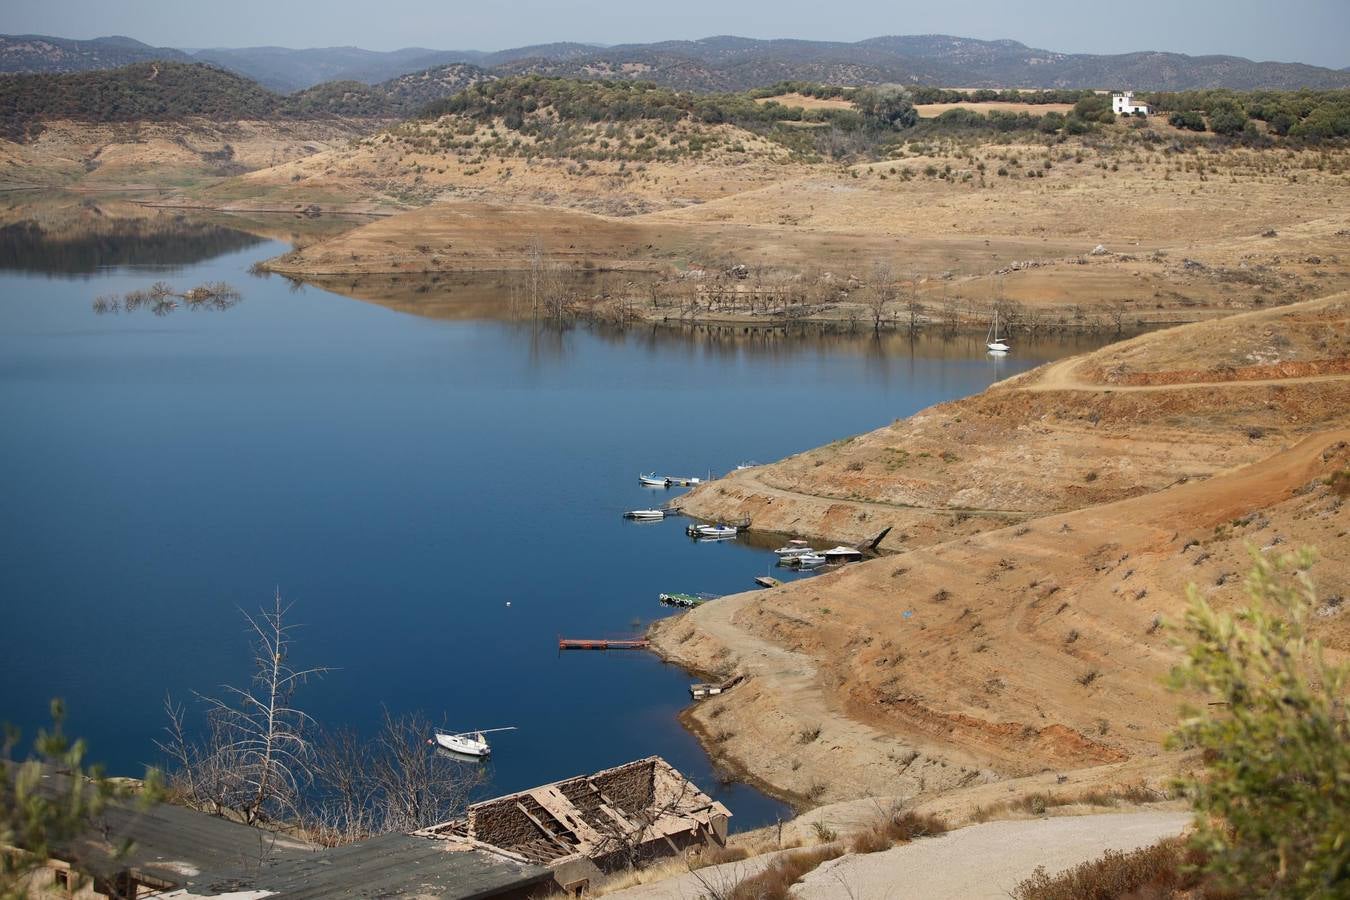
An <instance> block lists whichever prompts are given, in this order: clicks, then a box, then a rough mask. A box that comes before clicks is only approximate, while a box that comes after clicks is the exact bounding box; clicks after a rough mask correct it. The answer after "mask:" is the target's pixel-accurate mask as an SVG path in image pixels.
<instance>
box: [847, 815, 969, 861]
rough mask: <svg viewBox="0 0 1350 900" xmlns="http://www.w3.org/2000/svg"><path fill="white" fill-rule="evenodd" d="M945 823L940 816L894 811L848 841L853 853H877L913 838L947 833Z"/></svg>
mask: <svg viewBox="0 0 1350 900" xmlns="http://www.w3.org/2000/svg"><path fill="white" fill-rule="evenodd" d="M947 830H948V829H947V822H946V820H945V819H943V818H941V817H940V816H934V815H928V814H923V815H920V814H919V813H915V812H911V811H905V812H900V811H898V810H897V811H894V812H892V813H890V814H889V815H887V816H886V817H884V818H883V819H881V821H879V822H877V823H876V824H875V825H873V826H872V827H871V828H869V829H867V830H866V831H861V832H859V833H857V834H855V835H854V836H853V838H852V840H850V841H849V850H850V851H851V852H853V853H879V852H880V851H882V850H889V849H890V848H892V847H894V846H895V845H896V844H907V843H909V842H910V841H912V840H914V839H915V838H921V837H929V836H931V835H935V834H945V833H946V832H947Z"/></svg>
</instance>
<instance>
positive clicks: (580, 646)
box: [558, 637, 651, 650]
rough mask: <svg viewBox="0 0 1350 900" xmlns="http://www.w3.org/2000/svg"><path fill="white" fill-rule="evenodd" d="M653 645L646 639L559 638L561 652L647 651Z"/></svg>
mask: <svg viewBox="0 0 1350 900" xmlns="http://www.w3.org/2000/svg"><path fill="white" fill-rule="evenodd" d="M650 644H651V642H650V641H648V640H647V639H646V638H639V639H637V640H612V639H610V638H565V637H560V638H558V649H559V650H646V649H647V647H648V646H649V645H650Z"/></svg>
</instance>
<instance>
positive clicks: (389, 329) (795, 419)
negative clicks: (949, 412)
mask: <svg viewBox="0 0 1350 900" xmlns="http://www.w3.org/2000/svg"><path fill="white" fill-rule="evenodd" d="M7 221H9V222H11V223H14V222H16V216H15V215H13V214H11V215H10V216H9V217H8V218H7ZM158 221H159V224H158V225H157V226H156V228H154V229H139V230H138V229H137V228H136V227H134V226H128V227H125V228H119V229H112V230H111V231H109V230H107V229H102V230H99V231H98V232H97V233H96V234H92V235H82V234H80V233H78V230H77V231H76V233H74V234H72V233H68V232H65V231H63V232H60V233H59V234H58V233H57V232H54V231H44V230H43V229H41V228H38V227H36V226H32V225H29V224H25V223H24V222H23V221H22V220H21V218H20V219H19V220H18V223H17V224H10V225H7V226H4V228H3V229H0V243H3V246H0V422H3V426H0V427H3V432H2V436H0V466H3V471H4V479H3V482H0V603H3V611H4V622H5V629H6V630H7V632H8V634H7V639H6V641H5V647H6V652H5V654H4V656H3V658H0V719H4V720H8V721H11V722H13V723H15V724H18V725H20V726H21V727H22V728H23V729H24V731H25V733H26V734H29V735H31V734H32V732H33V730H34V729H35V728H36V727H38V726H40V725H41V724H42V723H43V722H44V721H45V716H46V709H47V703H48V700H49V699H50V698H52V697H62V698H64V699H65V701H66V703H67V705H68V707H69V711H70V719H69V730H70V732H71V733H73V734H78V735H82V736H84V737H86V738H87V739H88V740H89V743H90V755H91V757H92V758H93V759H96V760H102V761H104V762H106V763H107V765H108V767H109V769H110V770H111V771H112V772H114V773H119V774H139V772H140V771H141V769H142V767H143V765H144V764H146V763H153V762H156V761H157V759H158V757H157V753H156V749H155V747H154V743H153V742H154V740H155V739H156V738H157V737H159V736H160V734H161V729H162V727H163V725H164V723H165V719H164V715H163V711H162V704H163V701H164V697H165V694H166V692H168V693H172V694H173V695H174V696H175V697H177V698H179V699H181V700H183V701H186V702H188V703H191V701H192V693H191V692H192V691H194V690H195V691H201V692H204V693H211V692H214V691H216V690H217V689H218V686H219V685H221V684H225V683H235V684H243V683H245V682H246V681H247V679H248V678H249V676H250V668H249V655H248V654H249V648H248V642H247V638H246V635H245V634H244V631H243V628H242V625H243V623H242V619H241V616H240V612H239V610H240V609H241V608H242V609H245V610H249V611H256V610H257V609H258V607H259V606H260V605H262V604H264V603H267V602H269V601H270V599H271V597H272V594H273V592H274V590H276V589H280V591H281V592H282V594H283V596H284V597H285V599H286V600H287V601H288V602H290V603H292V604H293V607H292V612H291V620H292V621H293V622H295V623H298V624H300V625H301V626H302V627H301V628H300V629H299V630H298V631H297V633H296V635H295V638H296V643H295V645H294V654H295V661H296V662H297V663H298V664H300V665H322V666H331V667H333V671H331V672H330V673H329V674H327V675H326V676H325V677H323V678H322V679H320V680H317V681H312V682H310V683H308V684H307V685H306V686H305V687H304V688H302V690H301V692H300V694H299V695H298V698H297V699H298V700H299V705H301V706H302V707H304V708H305V709H307V710H308V711H309V712H310V713H311V714H312V715H313V716H314V717H315V718H316V719H318V720H319V721H321V722H323V723H325V724H330V725H338V724H347V725H351V726H354V727H357V728H360V729H373V728H374V727H375V725H376V724H377V722H378V720H379V718H380V715H381V707H382V706H387V707H388V708H389V709H390V710H392V711H395V712H399V711H406V710H422V711H424V712H426V713H427V714H428V715H430V716H431V717H432V718H433V719H434V720H436V721H442V720H443V721H444V722H445V723H446V724H448V725H451V726H454V727H455V729H456V730H458V729H461V728H472V727H493V726H505V725H515V726H519V731H517V732H514V733H510V734H503V735H498V736H496V737H497V740H496V741H495V743H494V746H495V749H496V757H495V760H494V762H493V763H492V764H491V770H490V773H491V786H490V790H492V791H493V792H505V791H511V790H517V789H522V788H526V787H530V786H533V785H536V784H541V783H544V782H548V781H552V780H555V779H559V778H563V777H566V776H571V775H575V774H579V773H586V772H591V771H594V770H597V769H601V768H604V767H607V766H611V765H616V764H619V763H622V762H626V761H628V760H631V759H636V758H638V757H642V756H646V755H650V754H661V755H662V756H664V757H666V758H667V759H668V760H670V761H671V763H673V764H674V765H675V766H676V767H677V768H679V769H681V770H683V771H684V772H685V773H686V774H688V775H690V776H691V777H693V778H694V779H695V780H696V781H697V782H698V783H699V784H700V785H701V786H702V787H703V788H704V789H706V790H709V791H710V792H712V793H714V794H715V795H716V796H718V797H719V799H722V800H723V801H724V802H726V803H727V804H728V805H729V806H730V807H731V809H732V811H733V812H734V813H735V819H734V821H733V824H734V827H736V828H738V829H744V828H747V827H752V826H755V825H759V824H763V823H765V822H771V821H773V819H774V818H775V817H776V816H780V815H784V814H785V807H783V806H782V805H781V804H779V803H778V802H777V801H774V800H772V799H770V798H768V797H765V796H764V795H762V794H760V793H759V792H757V791H755V790H753V789H752V788H750V787H748V786H745V785H740V784H736V783H723V782H721V781H720V780H719V777H718V775H717V773H715V772H714V771H713V769H712V766H711V764H710V763H709V761H708V758H707V756H706V755H705V754H704V753H703V752H702V750H701V749H700V747H699V746H698V744H697V743H696V742H695V741H694V740H693V738H692V737H690V736H689V735H688V734H686V733H685V732H684V731H683V730H682V729H681V728H680V726H679V724H678V723H677V721H676V714H677V713H678V712H679V710H680V709H681V708H682V707H683V706H684V705H685V704H686V703H687V702H688V693H687V685H688V684H689V682H690V678H689V677H688V676H687V675H685V674H684V673H683V672H681V671H680V670H679V669H677V668H674V667H672V666H667V665H664V664H662V663H661V662H660V661H658V660H657V659H655V658H654V657H652V656H650V655H647V654H645V653H631V652H628V653H625V652H610V653H584V652H583V653H566V654H560V653H559V652H558V651H557V649H556V647H557V638H558V636H559V635H565V636H575V637H597V636H620V635H625V634H631V633H633V632H635V631H637V630H638V629H640V628H641V627H643V626H644V625H645V624H646V623H648V622H650V621H651V620H652V619H653V618H655V617H659V616H661V615H666V614H669V611H667V610H664V609H663V608H662V607H660V606H659V605H658V603H657V594H658V593H660V592H662V591H710V592H717V593H726V592H733V591H741V590H746V589H750V588H752V587H753V585H752V578H753V577H754V576H756V575H759V574H764V573H765V572H767V571H769V567H770V565H771V564H772V561H773V558H772V555H771V554H769V553H766V552H765V551H764V550H762V549H753V548H751V547H749V546H746V545H744V544H742V543H739V542H729V543H720V544H712V545H709V544H695V543H693V542H691V541H690V540H689V539H687V538H686V537H685V536H684V533H683V522H682V521H681V520H678V519H676V520H669V521H666V522H661V523H655V524H635V523H631V522H625V521H623V520H622V519H621V518H620V513H621V512H622V511H623V510H625V509H631V508H635V507H645V506H650V505H654V504H657V503H660V502H664V501H665V500H667V499H669V496H670V495H671V494H670V492H666V491H656V492H653V491H649V490H646V489H643V488H640V487H639V486H638V483H637V475H638V473H639V471H642V472H646V471H652V470H655V471H657V472H662V473H672V474H681V475H698V476H705V475H707V474H708V472H709V471H711V472H713V473H714V474H715V473H718V472H725V471H726V470H728V469H730V468H732V467H734V466H735V465H736V464H737V463H740V462H743V461H747V460H759V461H771V460H774V459H778V458H781V457H783V456H785V455H788V454H791V453H794V452H797V451H800V450H804V449H807V448H810V447H814V446H817V445H819V444H823V443H828V442H829V441H833V440H835V439H837V438H840V437H842V436H845V435H849V434H855V433H858V432H862V431H866V430H869V429H872V428H875V427H877V426H880V425H882V424H885V423H887V422H890V421H891V420H893V419H896V418H899V417H903V416H907V415H909V414H911V413H913V412H915V411H916V410H919V409H921V408H923V407H925V406H928V405H930V404H933V403H937V402H939V401H943V400H948V399H951V398H955V397H960V396H963V395H966V394H971V393H974V392H977V391H979V390H981V389H983V388H984V387H985V386H987V385H988V384H990V383H991V382H993V381H996V380H998V379H1000V378H1004V377H1007V376H1009V375H1012V374H1014V373H1016V372H1020V371H1023V370H1025V369H1028V368H1031V367H1033V366H1035V365H1038V364H1040V363H1042V362H1045V361H1047V360H1051V359H1054V358H1057V357H1060V356H1063V355H1066V354H1070V353H1075V352H1081V351H1083V350H1086V349H1089V348H1090V347H1093V346H1097V345H1099V344H1100V343H1101V341H1100V340H1099V339H1095V338H1071V339H1068V340H1066V341H1055V340H1052V341H1047V342H1042V343H1034V344H1032V343H1019V345H1018V347H1017V352H1016V353H1014V354H1013V355H1011V356H1009V357H1008V358H1006V359H1004V360H1001V361H998V362H995V361H992V360H991V359H990V358H988V357H986V355H985V354H984V353H983V342H982V341H981V340H980V339H978V337H977V338H970V337H962V338H959V339H956V340H952V341H942V340H940V339H936V338H934V339H922V340H919V341H916V342H911V341H910V340H909V339H908V338H904V337H900V336H894V337H887V338H884V339H883V340H881V341H876V340H874V339H872V338H871V337H870V336H867V335H860V336H856V337H831V338H822V337H814V338H812V337H797V338H792V339H788V338H784V337H781V336H780V337H768V336H763V335H760V336H746V335H743V334H709V333H696V334H680V333H673V332H665V331H654V330H650V329H644V330H633V331H626V332H613V331H600V330H597V329H592V328H587V327H580V326H579V327H576V328H573V329H571V330H568V331H565V332H563V333H557V332H549V331H542V332H541V331H537V330H535V329H534V328H533V327H532V326H530V325H528V324H521V323H515V322H506V321H492V320H486V319H481V320H445V319H434V318H427V317H422V316H419V315H414V314H409V313H406V312H399V311H395V310H393V309H390V308H387V307H385V306H381V305H378V304H375V303H369V302H363V301H360V300H355V299H351V298H348V297H344V296H341V295H338V294H335V293H329V292H326V291H323V290H318V289H315V288H306V289H303V290H298V291H296V290H292V289H291V288H290V286H289V285H288V284H287V282H286V281H285V280H283V279H279V278H271V279H263V278H256V277H251V276H249V275H248V274H247V269H248V268H249V266H250V264H252V263H253V262H254V261H256V260H260V259H265V258H267V257H270V256H274V255H277V254H279V253H282V252H284V251H285V250H287V249H288V244H287V243H284V242H282V241H279V240H275V239H271V238H266V237H260V236H255V233H256V232H257V231H258V230H259V229H258V228H257V227H256V220H255V221H254V222H253V223H246V224H245V225H244V226H241V227H238V228H222V227H220V226H219V224H202V223H194V222H192V221H191V220H189V219H182V218H180V219H176V220H174V222H173V224H172V226H171V227H166V226H164V224H163V217H161V218H160V219H159V220H158ZM219 221H220V219H219V217H216V219H214V220H213V222H216V223H219ZM289 221H290V220H289V219H288V218H281V219H278V225H277V227H276V228H275V229H274V230H270V231H268V233H270V234H273V235H277V234H284V233H285V232H286V230H287V227H288V226H287V222H289ZM250 229H251V230H252V231H253V232H255V233H250ZM158 280H164V281H167V282H169V283H171V284H172V285H174V286H175V287H176V288H177V289H179V290H185V289H187V288H188V287H191V286H194V285H197V284H200V283H202V282H207V281H217V280H220V281H228V282H230V283H231V284H233V285H234V286H235V287H237V288H238V289H239V290H240V292H241V294H242V300H241V301H240V302H239V303H238V305H236V306H234V307H233V308H230V309H227V310H216V311H206V310H188V309H178V310H177V311H175V312H172V313H170V314H168V315H164V316H155V315H152V314H151V312H149V311H148V310H146V309H141V310H138V311H135V312H132V313H127V312H122V313H120V314H115V315H114V314H103V315H98V314H95V312H94V311H93V308H92V304H93V301H94V299H95V298H96V297H97V296H99V295H105V294H110V293H121V292H125V291H129V290H134V289H142V288H146V287H148V286H149V285H150V284H151V283H152V282H155V281H158ZM434 292H435V288H433V289H432V293H434ZM776 574H777V573H776Z"/></svg>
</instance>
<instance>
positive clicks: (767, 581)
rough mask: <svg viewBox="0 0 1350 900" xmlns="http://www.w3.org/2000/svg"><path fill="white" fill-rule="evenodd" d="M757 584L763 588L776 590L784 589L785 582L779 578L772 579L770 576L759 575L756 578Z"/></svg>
mask: <svg viewBox="0 0 1350 900" xmlns="http://www.w3.org/2000/svg"><path fill="white" fill-rule="evenodd" d="M755 584H757V585H759V586H760V587H762V588H776V587H782V585H783V582H781V581H779V580H778V579H777V578H770V577H769V576H768V575H757V576H756V577H755Z"/></svg>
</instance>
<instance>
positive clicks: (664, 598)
mask: <svg viewBox="0 0 1350 900" xmlns="http://www.w3.org/2000/svg"><path fill="white" fill-rule="evenodd" d="M720 596H721V594H684V593H674V594H662V595H661V596H660V600H661V603H662V605H664V606H682V607H684V608H685V609H693V608H694V607H695V606H702V605H703V604H705V603H707V602H708V601H709V600H716V599H717V598H718V597H720Z"/></svg>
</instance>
